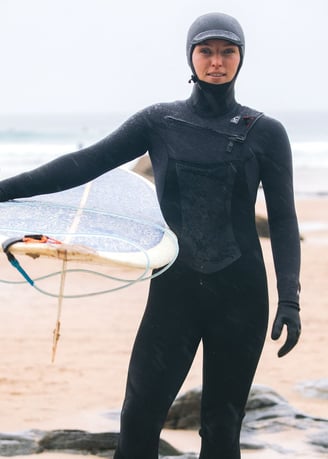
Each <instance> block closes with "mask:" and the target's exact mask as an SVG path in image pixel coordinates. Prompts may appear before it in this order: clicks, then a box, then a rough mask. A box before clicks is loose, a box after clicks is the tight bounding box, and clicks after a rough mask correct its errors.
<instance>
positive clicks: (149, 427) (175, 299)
mask: <svg viewBox="0 0 328 459" xmlns="http://www.w3.org/2000/svg"><path fill="white" fill-rule="evenodd" d="M190 273H192V271H187V272H186V271H185V270H182V271H181V270H180V269H179V267H178V266H176V265H175V266H174V267H173V268H171V269H170V270H169V271H167V272H166V273H164V274H162V275H161V276H159V277H158V278H155V279H153V280H152V282H151V286H150V292H149V298H148V303H147V307H146V310H145V314H144V317H143V319H142V321H141V325H140V328H139V331H138V333H137V337H136V340H135V344H134V348H133V352H132V355H131V361H130V366H129V371H128V381H127V388H126V395H125V400H124V404H123V409H122V413H121V432H120V439H119V445H118V449H117V451H116V453H115V456H114V458H115V459H158V444H159V437H160V432H161V429H162V427H163V424H164V422H165V419H166V415H167V412H168V409H169V407H170V406H171V404H172V402H173V400H174V399H175V397H176V394H177V393H178V391H179V389H180V387H181V385H182V383H183V381H184V379H185V377H186V375H187V373H188V371H189V369H190V366H191V363H192V361H193V359H194V356H195V353H196V350H197V347H198V345H199V342H200V339H201V336H200V330H199V323H200V322H199V316H198V312H197V311H198V307H197V306H198V293H197V289H195V287H196V286H197V282H195V280H194V279H193V276H197V275H196V274H195V273H193V274H190Z"/></svg>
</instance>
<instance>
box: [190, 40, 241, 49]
mask: <svg viewBox="0 0 328 459" xmlns="http://www.w3.org/2000/svg"><path fill="white" fill-rule="evenodd" d="M211 40H221V41H223V42H224V43H223V46H226V47H228V46H237V48H238V45H236V44H235V43H232V42H231V41H228V40H223V39H221V38H220V39H219V38H212V39H209V40H204V41H202V42H201V43H198V45H197V46H211V44H210V43H209V42H210V41H211Z"/></svg>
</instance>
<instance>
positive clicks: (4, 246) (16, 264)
mask: <svg viewBox="0 0 328 459" xmlns="http://www.w3.org/2000/svg"><path fill="white" fill-rule="evenodd" d="M16 242H23V239H22V238H16V237H12V238H9V239H6V240H5V241H4V242H3V243H2V249H3V251H4V253H5V254H6V255H7V258H8V260H9V262H10V263H11V264H12V265H13V267H14V268H16V269H17V271H18V272H20V274H21V275H22V276H23V277H24V279H25V280H26V281H27V282H28V283H29V284H30V285H32V287H33V286H34V281H33V279H31V278H30V276H29V275H28V274H27V272H26V271H25V269H23V268H22V267H21V265H20V264H19V261H18V260H17V259H16V258H15V257H14V255H13V254H12V253H11V252H10V251H9V249H10V247H11V246H12V245H13V244H16Z"/></svg>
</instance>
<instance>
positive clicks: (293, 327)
mask: <svg viewBox="0 0 328 459" xmlns="http://www.w3.org/2000/svg"><path fill="white" fill-rule="evenodd" d="M299 311H300V307H299V305H298V304H297V303H292V302H290V303H288V302H279V305H278V310H277V314H276V317H275V319H274V322H273V326H272V332H271V338H272V339H273V340H277V339H278V338H280V336H281V333H282V330H283V327H284V325H286V327H287V338H286V341H285V344H284V345H283V346H282V347H281V348H280V349H279V351H278V357H283V356H284V355H286V354H288V352H289V351H291V350H292V349H293V347H294V346H296V344H297V342H298V339H299V337H300V334H301V319H300V313H299Z"/></svg>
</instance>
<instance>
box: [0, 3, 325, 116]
mask: <svg viewBox="0 0 328 459" xmlns="http://www.w3.org/2000/svg"><path fill="white" fill-rule="evenodd" d="M210 11H221V12H225V13H228V14H231V15H234V16H235V17H237V19H238V20H239V21H240V22H241V24H242V26H243V28H244V31H245V35H246V57H245V64H244V67H243V69H242V71H241V73H240V75H239V77H238V82H237V86H236V96H237V99H238V100H239V101H240V102H241V103H243V104H245V105H251V106H253V107H255V108H258V109H261V110H266V111H268V110H293V109H306V110H308V109H314V110H316V109H328V91H327V86H326V85H327V81H328V58H327V49H328V32H327V30H328V26H327V22H328V1H327V0H272V1H270V2H269V1H267V0H229V1H226V2H223V1H220V2H219V1H217V0H216V1H212V0H197V1H196V0H161V1H156V0H126V1H124V0H0V55H1V70H0V79H1V89H0V101H1V102H0V114H7V113H30V112H34V113H54V112H55V113H79V112H80V113H85V112H111V111H118V112H133V111H135V110H138V109H140V108H143V107H144V106H146V105H149V104H152V103H155V102H160V101H170V100H175V99H182V98H186V97H188V95H189V93H190V90H191V85H189V84H188V82H187V81H188V79H189V76H190V71H189V68H188V66H187V63H186V58H185V37H186V33H187V29H188V27H189V25H190V24H191V22H192V21H193V20H194V19H195V18H196V17H197V16H199V15H200V14H203V13H207V12H210Z"/></svg>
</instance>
